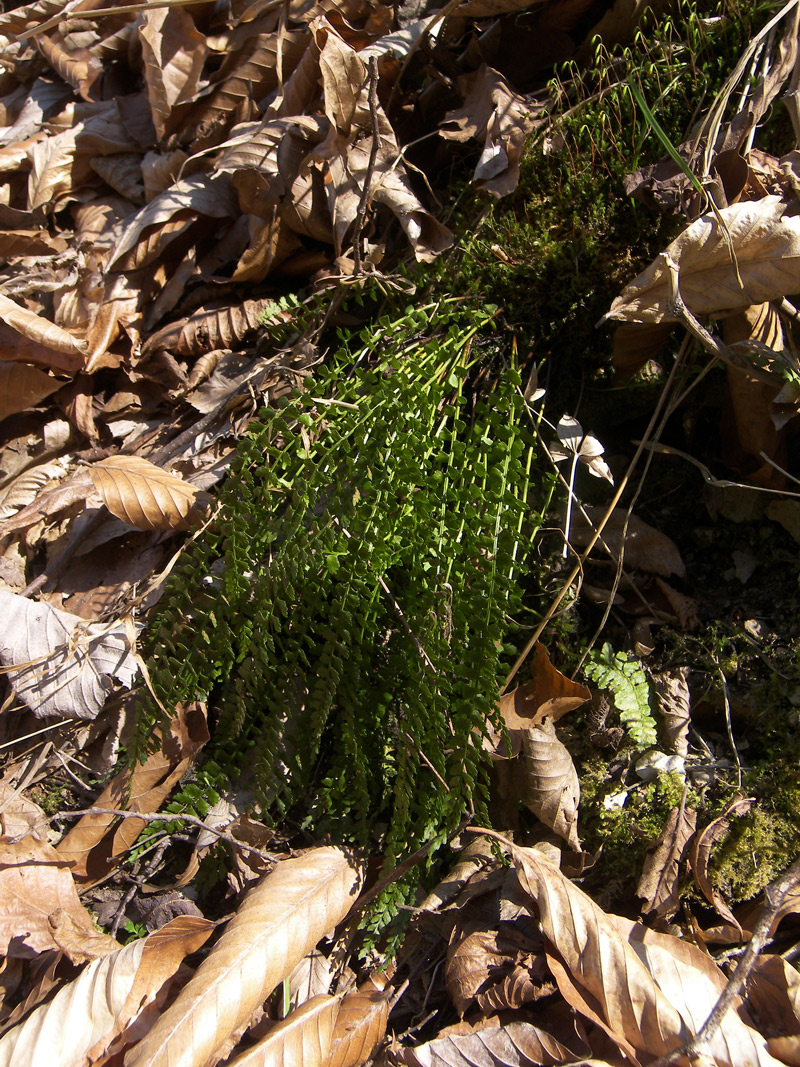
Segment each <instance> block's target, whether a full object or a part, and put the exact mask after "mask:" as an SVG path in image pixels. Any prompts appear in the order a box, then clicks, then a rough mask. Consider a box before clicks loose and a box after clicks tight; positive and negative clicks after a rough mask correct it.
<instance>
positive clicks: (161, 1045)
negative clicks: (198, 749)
mask: <svg viewBox="0 0 800 1067" xmlns="http://www.w3.org/2000/svg"><path fill="white" fill-rule="evenodd" d="M360 884H361V876H360V873H359V872H358V871H357V870H356V868H355V866H354V865H353V862H352V861H351V860H350V859H349V857H348V855H347V854H346V853H345V852H344V851H343V850H342V849H339V848H333V847H326V848H317V849H314V850H312V851H311V852H308V853H306V854H305V855H303V856H298V857H296V858H294V859H287V860H284V861H283V862H281V863H279V864H278V866H277V867H276V868H275V870H274V871H272V872H271V873H270V874H268V875H267V876H266V877H265V878H263V879H262V880H261V881H260V882H259V883H258V884H257V885H256V887H255V888H254V889H252V890H251V891H250V892H249V893H248V895H247V896H246V897H245V899H244V902H243V903H242V905H241V907H240V908H239V910H238V912H237V913H236V915H235V916H234V917H233V919H231V921H230V923H229V924H228V927H227V929H226V930H225V933H224V934H223V935H222V937H221V938H220V940H219V941H218V942H217V944H216V945H215V946H214V949H213V951H212V952H211V954H210V955H209V956H208V957H207V958H206V959H205V960H204V961H203V963H202V964H201V965H200V967H199V968H198V970H197V972H196V973H195V975H194V977H193V978H192V980H191V981H190V982H189V984H188V985H187V986H186V987H185V988H184V989H183V990H181V992H180V994H179V995H178V998H177V1000H176V1001H175V1002H174V1004H172V1005H171V1006H170V1007H169V1008H168V1009H167V1011H166V1012H164V1014H163V1015H162V1016H161V1018H160V1019H159V1020H158V1022H157V1023H156V1024H155V1026H154V1027H153V1029H152V1030H151V1031H150V1033H149V1034H148V1035H147V1036H146V1037H145V1038H144V1040H143V1041H141V1042H140V1043H139V1044H138V1045H137V1046H136V1048H135V1049H133V1051H132V1053H131V1054H130V1055H129V1056H128V1057H127V1058H126V1061H125V1067H195V1064H198V1063H205V1062H206V1060H208V1059H209V1057H211V1056H212V1055H214V1053H215V1052H216V1050H217V1049H220V1048H222V1047H223V1046H224V1044H225V1042H226V1041H227V1040H228V1038H229V1037H230V1036H231V1035H232V1034H234V1033H235V1032H236V1031H237V1030H238V1029H239V1028H241V1027H242V1026H244V1025H245V1024H246V1023H247V1021H248V1019H249V1018H250V1016H251V1014H252V1012H253V1010H254V1009H255V1008H256V1007H258V1006H259V1005H260V1004H262V1003H263V1001H264V1000H265V999H266V998H267V996H269V994H270V993H271V992H272V990H273V989H274V988H275V986H276V985H277V984H278V983H279V982H281V981H282V980H283V979H284V978H286V977H288V975H290V974H291V972H292V970H293V969H294V968H295V967H296V966H297V964H298V963H299V962H300V960H301V959H303V957H304V956H306V955H307V954H308V953H309V952H310V951H311V950H312V949H313V948H314V946H315V945H316V944H317V942H318V941H319V940H320V938H322V937H324V936H325V934H326V933H328V932H330V931H331V930H332V929H333V928H334V927H335V926H336V925H337V924H338V923H339V922H341V920H342V919H344V918H345V916H346V915H347V913H348V912H349V911H350V908H351V907H352V905H353V903H354V902H355V899H356V895H357V893H358V890H359V887H360Z"/></svg>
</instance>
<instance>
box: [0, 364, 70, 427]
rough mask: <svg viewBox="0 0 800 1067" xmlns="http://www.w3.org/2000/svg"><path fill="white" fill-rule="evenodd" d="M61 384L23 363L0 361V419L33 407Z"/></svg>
mask: <svg viewBox="0 0 800 1067" xmlns="http://www.w3.org/2000/svg"><path fill="white" fill-rule="evenodd" d="M63 384H64V383H63V382H60V381H59V380H58V379H57V378H52V377H51V376H50V375H49V374H43V373H42V371H40V370H36V368H35V367H29V366H27V364H25V363H0V421H2V420H3V419H5V418H7V417H8V416H9V415H15V414H16V413H17V412H18V411H24V410H25V408H29V407H33V405H34V404H38V403H39V401H40V400H44V398H45V397H46V396H50V394H51V393H54V392H55V391H56V390H57V389H60V388H61V386H62V385H63Z"/></svg>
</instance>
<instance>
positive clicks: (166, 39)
mask: <svg viewBox="0 0 800 1067" xmlns="http://www.w3.org/2000/svg"><path fill="white" fill-rule="evenodd" d="M139 37H140V39H141V42H142V56H143V59H144V70H145V86H146V89H147V98H148V100H149V102H150V110H151V112H152V115H153V123H154V125H155V128H156V133H157V134H158V138H159V141H164V140H165V138H166V137H167V136H168V135H169V134H170V133H173V132H174V130H175V128H176V124H177V122H178V121H179V119H180V114H181V112H180V110H179V109H178V105H179V104H181V103H182V102H185V101H187V100H189V99H190V98H191V97H193V96H194V94H195V93H196V92H197V88H198V85H199V81H200V74H201V72H202V70H203V65H204V63H205V60H206V53H207V48H206V41H205V37H204V36H203V35H202V33H200V32H199V31H198V29H197V27H196V26H195V23H194V19H193V18H192V16H191V14H190V13H189V12H188V11H186V10H184V9H183V8H180V7H172V8H163V7H162V8H154V9H151V10H149V11H146V12H145V13H144V20H143V22H142V25H141V26H140V27H139Z"/></svg>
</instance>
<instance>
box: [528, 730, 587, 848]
mask: <svg viewBox="0 0 800 1067" xmlns="http://www.w3.org/2000/svg"><path fill="white" fill-rule="evenodd" d="M520 771H521V773H520V775H519V778H518V781H519V786H520V790H519V798H520V800H521V801H522V803H523V804H525V806H526V807H528V808H529V809H530V810H531V811H532V812H533V814H534V815H535V816H536V817H537V819H539V820H540V821H541V822H543V823H544V825H545V826H548V827H550V829H551V830H553V831H554V832H555V833H557V834H558V836H559V837H561V838H563V839H564V840H565V841H566V842H567V844H568V845H569V847H570V848H572V849H574V850H575V851H576V852H579V851H580V848H581V843H580V839H579V837H578V804H579V802H580V797H581V787H580V782H579V781H578V772H577V771H576V770H575V765H574V764H573V762H572V757H571V756H570V754H569V751H568V750H567V747H566V746H565V745H564V744H563V743H562V742H561V741H559V740H558V738H557V737H556V728H555V726H554V725H553V722H552V720H551V719H545V720H544V721H543V722H542V723H540V725H538V726H532V727H531V728H530V729H529V730H526V732H525V733H524V735H523V738H522V764H521V768H520Z"/></svg>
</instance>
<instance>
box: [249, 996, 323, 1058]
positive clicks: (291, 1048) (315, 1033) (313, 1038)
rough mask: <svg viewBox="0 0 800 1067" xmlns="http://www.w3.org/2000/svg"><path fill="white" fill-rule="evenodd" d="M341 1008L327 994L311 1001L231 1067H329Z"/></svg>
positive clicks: (273, 1029) (277, 1025) (278, 1024)
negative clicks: (337, 1018)
mask: <svg viewBox="0 0 800 1067" xmlns="http://www.w3.org/2000/svg"><path fill="white" fill-rule="evenodd" d="M340 1006H341V1001H340V1000H339V998H338V997H330V996H328V995H327V994H325V995H322V996H319V997H313V998H312V999H311V1000H307V1001H306V1002H305V1004H303V1005H302V1006H301V1007H299V1008H298V1009H297V1010H296V1011H293V1012H292V1013H291V1015H289V1016H288V1018H286V1019H284V1020H283V1021H282V1022H279V1023H276V1024H275V1026H273V1027H272V1029H271V1030H270V1031H269V1033H268V1034H267V1035H266V1037H263V1038H262V1039H261V1040H260V1041H258V1042H257V1043H256V1044H255V1045H253V1047H252V1048H250V1049H248V1050H247V1052H245V1053H243V1054H242V1055H241V1056H235V1057H234V1058H233V1059H232V1060H231V1061H230V1067H327V1065H328V1064H329V1062H330V1060H329V1056H330V1050H331V1044H332V1041H333V1028H334V1024H335V1022H336V1017H337V1015H338V1013H339V1009H340Z"/></svg>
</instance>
